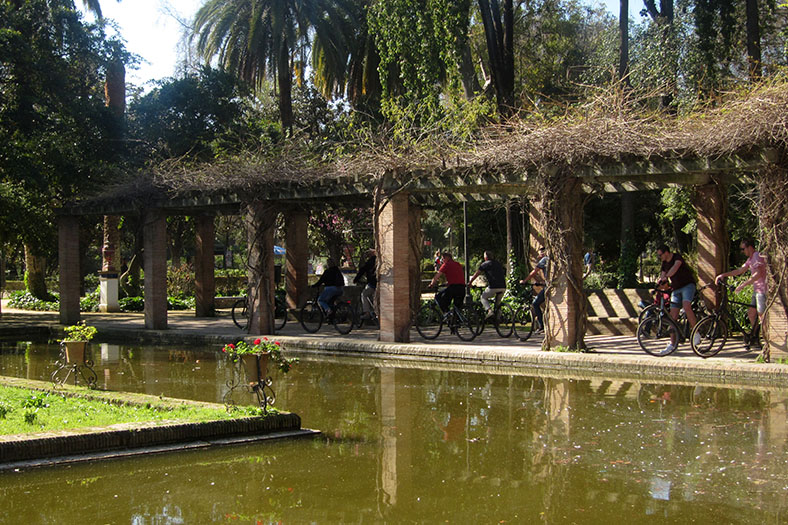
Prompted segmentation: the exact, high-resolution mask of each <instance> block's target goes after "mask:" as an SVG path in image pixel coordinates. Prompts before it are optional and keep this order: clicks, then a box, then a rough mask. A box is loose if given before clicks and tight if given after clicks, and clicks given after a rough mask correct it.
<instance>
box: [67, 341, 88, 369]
mask: <svg viewBox="0 0 788 525" xmlns="http://www.w3.org/2000/svg"><path fill="white" fill-rule="evenodd" d="M63 344H64V345H66V363H69V364H73V363H78V364H82V363H84V362H85V348H87V346H88V342H87V341H64V342H63Z"/></svg>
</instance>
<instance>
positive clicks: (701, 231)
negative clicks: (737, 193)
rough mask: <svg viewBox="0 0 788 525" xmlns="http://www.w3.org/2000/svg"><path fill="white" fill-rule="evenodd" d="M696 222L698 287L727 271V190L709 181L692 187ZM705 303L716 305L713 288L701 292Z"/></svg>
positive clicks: (718, 183) (711, 305) (719, 183)
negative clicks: (693, 188) (693, 189)
mask: <svg viewBox="0 0 788 525" xmlns="http://www.w3.org/2000/svg"><path fill="white" fill-rule="evenodd" d="M693 205H694V206H695V211H696V212H697V219H696V220H697V225H698V263H697V266H698V267H697V270H698V288H700V287H702V286H705V285H707V284H710V283H713V282H714V278H715V277H716V276H717V275H719V274H721V273H722V272H724V271H727V270H728V255H729V246H730V244H729V243H730V241H729V240H728V228H727V221H726V219H727V217H726V215H727V207H728V190H727V187H726V186H725V185H724V184H723V183H721V182H719V181H713V182H711V183H709V184H705V185H703V186H697V187H696V188H695V197H694V200H693ZM701 293H702V295H703V299H704V301H705V302H706V305H707V306H710V307H714V306H716V305H717V298H718V297H717V294H716V290H715V289H713V288H708V289H706V290H704V291H703V292H701Z"/></svg>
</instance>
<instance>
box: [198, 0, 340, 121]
mask: <svg viewBox="0 0 788 525" xmlns="http://www.w3.org/2000/svg"><path fill="white" fill-rule="evenodd" d="M347 20H348V14H347V10H346V9H345V8H344V5H343V2H341V1H330V0H209V1H208V2H207V3H206V4H204V5H203V6H202V7H201V8H200V10H199V11H197V14H196V16H195V20H194V27H193V34H192V38H194V39H196V44H197V50H198V52H199V53H200V54H201V55H202V56H203V57H204V58H205V59H206V61H210V60H212V59H214V58H218V63H219V66H220V67H222V68H223V69H225V70H227V71H229V72H232V73H233V74H235V75H237V76H238V77H239V78H241V79H243V80H245V81H247V82H249V83H250V84H253V85H255V86H258V87H260V86H262V85H263V83H264V81H265V80H266V79H267V78H268V77H269V74H270V75H271V76H273V77H275V78H276V83H277V86H278V88H279V93H278V96H279V114H280V115H279V116H280V120H281V122H282V128H283V129H284V130H285V132H286V133H289V134H292V131H293V102H292V88H293V69H294V66H295V64H294V62H293V56H294V55H295V54H296V52H297V51H298V50H299V49H304V47H307V46H308V45H309V38H310V31H314V35H315V38H317V39H319V40H320V42H321V50H322V53H323V55H324V56H325V57H326V60H329V61H330V62H332V63H336V64H340V63H342V62H343V58H342V57H345V56H346V55H347V52H346V50H345V47H346V44H345V42H344V38H343V37H344V33H343V31H341V30H338V29H337V28H338V27H340V26H342V25H344V24H346V23H347ZM301 67H303V64H301Z"/></svg>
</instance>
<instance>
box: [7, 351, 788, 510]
mask: <svg viewBox="0 0 788 525" xmlns="http://www.w3.org/2000/svg"><path fill="white" fill-rule="evenodd" d="M94 352H95V353H97V354H99V356H95V355H94V357H98V358H97V359H96V363H97V364H96V371H97V372H98V373H99V377H100V381H102V386H103V387H105V388H109V389H114V390H130V391H140V392H146V393H149V394H155V395H159V394H163V395H168V396H174V397H188V398H193V399H199V400H207V401H219V400H221V398H222V396H223V394H224V392H225V388H226V387H225V383H226V380H227V379H228V378H229V377H230V374H231V373H232V368H231V366H230V365H229V364H228V363H227V362H226V361H224V360H223V359H217V357H219V355H218V354H217V352H216V351H214V350H210V349H198V350H194V349H185V348H170V347H160V348H139V347H129V346H123V345H120V346H116V345H106V346H105V345H101V346H99V345H94ZM56 354H57V346H56V345H45V344H33V345H26V344H17V345H7V344H6V345H3V346H2V348H0V374H3V375H16V376H22V377H30V378H35V379H45V378H46V377H48V374H49V373H50V372H51V361H53V360H54V357H55V356H56ZM275 385H276V390H277V394H278V400H277V404H278V406H281V407H283V408H286V409H289V410H293V411H295V412H298V413H299V414H300V415H301V416H302V419H303V422H304V426H307V427H311V428H318V429H320V430H322V431H323V432H324V436H323V437H322V438H320V439H317V440H309V441H294V442H284V443H276V444H265V445H262V444H258V445H250V446H243V447H233V448H225V449H219V450H208V451H194V452H186V453H180V454H167V455H161V456H149V457H146V458H144V459H135V460H133V461H115V462H109V463H97V464H93V465H77V466H73V467H70V468H57V469H47V470H33V471H29V472H19V473H3V474H0V497H2V501H3V503H4V508H5V509H6V513H5V515H4V516H0V522H3V523H5V522H7V523H19V522H21V521H23V520H24V521H30V522H34V523H35V522H52V521H61V522H63V521H65V522H71V521H73V522H77V521H85V520H88V519H90V520H93V519H95V518H96V517H100V519H101V520H102V521H107V522H133V523H194V522H204V521H219V522H223V521H236V520H238V521H240V522H250V521H251V522H258V521H259V522H263V523H268V522H273V521H280V520H282V521H289V522H307V521H317V522H348V521H356V522H358V521H396V522H399V521H427V522H434V521H455V522H460V521H461V522H468V521H474V522H476V521H478V522H493V521H498V522H503V521H508V522H522V521H535V520H539V521H541V522H545V523H570V522H584V523H589V522H602V521H604V520H607V521H609V520H630V521H637V522H643V521H646V522H648V521H654V522H660V523H664V522H681V523H685V522H692V521H696V522H702V523H705V522H711V521H724V522H742V523H745V522H758V523H764V522H765V523H778V522H781V521H783V515H784V513H785V508H786V504H785V494H786V488H788V466H787V465H786V458H785V454H784V452H785V446H786V437H788V436H786V428H787V427H786V424H787V423H788V422H787V421H786V417H787V416H786V414H787V413H788V412H787V410H786V407H788V393H786V392H785V391H781V390H735V389H724V388H713V387H709V386H702V385H692V386H679V385H670V384H664V385H663V384H650V383H638V382H634V381H622V380H603V379H569V378H561V377H537V376H527V375H518V374H515V373H474V372H465V371H461V370H453V369H451V367H448V366H442V367H435V368H432V369H419V368H403V367H400V366H395V365H393V364H391V363H384V362H377V361H375V362H370V361H364V360H350V359H340V358H321V359H318V358H312V357H303V358H302V362H301V364H300V365H299V366H298V367H296V368H295V369H294V371H293V372H292V373H291V374H289V375H287V376H284V377H277V378H276V383H275Z"/></svg>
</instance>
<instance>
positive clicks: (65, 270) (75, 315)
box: [58, 215, 80, 325]
mask: <svg viewBox="0 0 788 525" xmlns="http://www.w3.org/2000/svg"><path fill="white" fill-rule="evenodd" d="M58 264H59V266H60V322H61V323H62V324H69V325H70V324H74V323H76V322H78V321H79V317H80V316H79V285H80V282H79V281H80V272H79V218H78V217H71V216H65V215H63V216H60V217H58Z"/></svg>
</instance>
